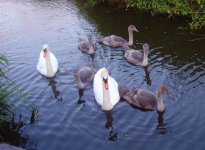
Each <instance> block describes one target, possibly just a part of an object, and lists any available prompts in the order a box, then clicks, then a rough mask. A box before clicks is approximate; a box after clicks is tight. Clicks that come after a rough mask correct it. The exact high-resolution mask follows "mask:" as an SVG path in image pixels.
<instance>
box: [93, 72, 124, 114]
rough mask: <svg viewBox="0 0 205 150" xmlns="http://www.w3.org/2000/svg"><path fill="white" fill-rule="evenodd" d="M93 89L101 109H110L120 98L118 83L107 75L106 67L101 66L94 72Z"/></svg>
mask: <svg viewBox="0 0 205 150" xmlns="http://www.w3.org/2000/svg"><path fill="white" fill-rule="evenodd" d="M93 90H94V95H95V99H96V101H97V103H98V104H100V105H101V106H102V110H103V111H109V110H112V109H113V107H114V106H115V104H117V103H118V102H119V100H120V96H119V91H118V83H117V82H116V81H115V79H114V78H112V77H111V76H109V73H108V71H107V69H105V68H101V69H100V70H98V72H97V73H96V74H95V77H94V83H93Z"/></svg>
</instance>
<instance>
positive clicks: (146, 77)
mask: <svg viewBox="0 0 205 150" xmlns="http://www.w3.org/2000/svg"><path fill="white" fill-rule="evenodd" d="M143 69H144V72H145V81H146V82H147V85H151V84H152V80H151V78H150V73H149V71H148V66H145V67H143Z"/></svg>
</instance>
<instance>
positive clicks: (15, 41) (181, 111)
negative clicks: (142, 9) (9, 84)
mask: <svg viewBox="0 0 205 150" xmlns="http://www.w3.org/2000/svg"><path fill="white" fill-rule="evenodd" d="M129 24H134V25H135V26H136V27H137V29H138V30H139V31H140V32H139V33H134V46H133V47H134V48H136V49H141V47H142V43H145V42H146V43H148V44H149V45H150V52H149V66H148V68H147V71H145V70H144V69H143V68H140V67H136V66H133V65H131V64H128V63H127V61H126V60H125V59H124V58H123V50H122V49H120V48H117V49H111V48H109V47H106V46H103V45H100V44H99V43H98V41H97V38H96V37H97V36H98V35H109V34H116V35H120V36H122V37H124V38H128V35H127V26H128V25H129ZM183 26H184V23H183V21H180V20H167V19H166V18H159V17H150V16H147V15H142V14H139V13H136V12H135V13H131V12H123V11H122V10H119V9H112V8H110V7H105V6H104V7H100V6H98V7H94V8H90V7H87V6H86V5H84V3H82V2H76V1H73V0H70V1H69V0H68V1H65V0H61V1H57V0H49V1H47V0H21V1H19V0H1V2H0V42H1V44H0V51H1V53H3V54H5V55H7V56H8V57H9V59H10V65H9V66H10V68H9V71H8V76H9V77H10V78H11V79H13V80H14V81H16V83H17V85H18V86H19V87H21V89H22V90H23V91H24V92H28V93H29V97H28V98H27V99H26V101H21V100H19V99H18V98H15V97H14V102H15V104H16V105H17V107H18V109H20V110H21V112H23V114H25V116H24V119H25V121H27V122H29V116H30V114H29V113H28V110H27V108H26V107H27V106H28V105H30V104H35V105H36V107H37V109H38V110H39V117H38V120H37V122H35V123H34V124H29V125H26V126H25V128H24V130H23V131H22V135H23V136H25V137H28V139H29V140H28V142H27V143H26V144H25V145H21V146H22V147H24V148H26V149H38V150H47V149H48V150H56V149H59V150H67V149H72V150H76V149H96V148H97V149H102V150H104V149H122V150H124V149H170V150H171V149H173V148H174V149H184V150H187V149H204V147H205V144H204V139H203V138H204V134H205V127H204V123H205V109H204V108H205V102H204V101H205V92H204V86H205V61H204V60H205V49H204V42H205V38H204V36H205V33H197V34H196V33H190V32H187V31H186V30H183V29H181V28H180V27H183ZM89 35H91V36H92V37H93V39H94V45H95V47H96V49H97V51H96V54H95V57H94V60H93V63H94V64H95V68H96V70H97V69H99V68H101V67H107V68H108V69H109V70H110V71H111V74H112V76H113V77H114V78H115V79H116V80H117V82H118V83H119V84H126V85H128V86H129V87H130V88H131V87H134V86H137V87H140V88H143V89H148V90H150V91H152V92H154V93H155V91H156V89H157V88H158V87H159V86H160V85H163V84H165V85H167V86H168V87H169V89H170V91H171V92H172V95H173V97H174V101H173V99H172V98H170V97H167V96H165V97H164V99H165V101H164V102H165V105H166V111H165V113H164V114H163V115H158V113H157V112H150V111H149V112H144V111H141V110H139V109H135V108H133V107H131V106H130V105H129V104H127V103H126V102H123V101H122V102H120V103H119V104H117V106H116V107H115V108H114V109H113V111H112V113H104V112H102V110H101V108H100V106H99V105H98V104H97V103H96V101H95V99H94V94H93V90H92V86H90V87H88V88H87V89H86V90H85V92H84V96H83V97H82V99H83V100H85V104H78V99H79V95H78V90H77V87H76V84H75V80H74V76H73V70H74V69H76V68H79V67H81V66H83V65H86V64H89V63H90V58H89V56H88V55H85V54H82V53H81V52H80V51H79V50H78V49H77V45H78V38H79V37H81V38H86V37H87V36H89ZM44 43H47V44H48V45H49V46H50V48H51V50H52V52H53V53H54V54H55V55H56V57H57V59H58V62H59V70H58V72H57V74H56V77H55V78H53V79H48V78H46V77H43V76H41V75H40V74H38V72H37V71H36V65H37V62H38V57H39V53H40V51H41V49H42V45H43V44H44ZM61 98H62V101H59V100H61ZM26 114H28V115H26ZM112 119H113V121H112Z"/></svg>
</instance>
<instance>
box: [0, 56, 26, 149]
mask: <svg viewBox="0 0 205 150" xmlns="http://www.w3.org/2000/svg"><path fill="white" fill-rule="evenodd" d="M8 65H9V60H8V58H7V57H6V56H4V55H1V54H0V142H6V143H9V144H12V145H16V146H19V145H20V143H26V141H28V139H27V138H25V137H22V136H21V130H22V128H23V126H24V125H25V123H24V120H23V116H22V114H21V113H19V115H18V114H17V116H18V117H16V114H14V113H13V111H12V109H13V108H14V106H15V105H14V104H13V103H12V100H11V99H10V96H11V95H12V94H16V93H18V94H20V97H17V98H19V99H22V98H23V97H25V94H23V93H22V92H21V91H20V90H19V89H18V88H17V86H16V84H15V82H13V81H12V80H10V79H9V78H8V77H7V76H6V72H7V69H8ZM15 118H16V119H15Z"/></svg>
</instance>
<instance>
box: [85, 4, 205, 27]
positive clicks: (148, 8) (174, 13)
mask: <svg viewBox="0 0 205 150" xmlns="http://www.w3.org/2000/svg"><path fill="white" fill-rule="evenodd" d="M87 1H88V3H89V4H90V5H92V6H94V5H97V4H100V3H109V4H115V5H116V7H118V6H120V7H124V8H125V9H136V10H139V11H143V12H149V13H151V14H152V15H158V14H163V15H167V16H168V17H178V16H185V17H188V18H189V22H188V24H187V27H189V28H190V29H192V30H195V29H201V28H204V27H205V0H144V1H142V0H87Z"/></svg>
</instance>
